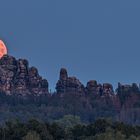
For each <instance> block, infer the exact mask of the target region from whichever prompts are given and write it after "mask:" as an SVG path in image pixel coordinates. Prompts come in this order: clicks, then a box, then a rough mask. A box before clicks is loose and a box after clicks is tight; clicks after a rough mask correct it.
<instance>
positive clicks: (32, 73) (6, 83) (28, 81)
mask: <svg viewBox="0 0 140 140" xmlns="http://www.w3.org/2000/svg"><path fill="white" fill-rule="evenodd" d="M0 91H2V92H5V93H6V94H8V95H11V94H18V95H23V96H25V95H29V94H34V95H40V94H46V93H48V82H47V80H43V79H42V77H41V76H39V74H38V71H37V69H36V68H34V67H31V68H29V64H28V61H27V60H25V59H19V60H16V59H15V58H14V57H12V56H8V55H4V56H3V57H2V58H1V59H0Z"/></svg>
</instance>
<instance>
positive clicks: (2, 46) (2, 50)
mask: <svg viewBox="0 0 140 140" xmlns="http://www.w3.org/2000/svg"><path fill="white" fill-rule="evenodd" d="M5 54H7V48H6V46H5V44H4V42H3V41H2V40H0V58H2V57H3V55H5Z"/></svg>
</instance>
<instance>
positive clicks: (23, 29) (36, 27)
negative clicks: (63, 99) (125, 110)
mask: <svg viewBox="0 0 140 140" xmlns="http://www.w3.org/2000/svg"><path fill="white" fill-rule="evenodd" d="M0 17H1V20H0V39H2V40H4V42H5V44H6V45H7V47H8V50H9V54H10V55H12V56H15V57H16V58H26V59H28V60H29V62H30V66H36V67H37V68H38V70H39V73H40V75H42V76H43V77H44V78H46V79H47V80H48V81H49V84H50V88H51V89H52V90H54V89H55V84H56V82H57V80H58V78H59V71H60V68H61V67H66V68H67V69H68V72H69V75H71V76H76V77H78V78H79V79H80V81H81V82H82V83H84V84H86V82H87V81H88V80H91V79H96V80H97V81H98V82H100V83H103V82H109V83H112V84H113V85H114V86H115V87H116V86H117V83H118V82H121V83H132V82H136V83H140V62H139V61H140V0H0Z"/></svg>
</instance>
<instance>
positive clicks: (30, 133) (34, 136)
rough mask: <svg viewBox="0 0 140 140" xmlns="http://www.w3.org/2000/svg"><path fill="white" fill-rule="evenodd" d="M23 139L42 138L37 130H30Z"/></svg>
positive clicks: (33, 139)
mask: <svg viewBox="0 0 140 140" xmlns="http://www.w3.org/2000/svg"><path fill="white" fill-rule="evenodd" d="M23 140H41V139H40V136H39V134H37V133H36V132H35V131H30V132H28V133H27V135H26V136H25V137H24V138H23Z"/></svg>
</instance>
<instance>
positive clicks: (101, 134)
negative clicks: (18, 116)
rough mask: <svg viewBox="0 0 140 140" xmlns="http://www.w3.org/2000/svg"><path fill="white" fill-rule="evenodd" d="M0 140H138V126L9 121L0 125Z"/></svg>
mask: <svg viewBox="0 0 140 140" xmlns="http://www.w3.org/2000/svg"><path fill="white" fill-rule="evenodd" d="M63 120H64V122H65V121H66V120H65V119H63ZM61 121H62V120H61ZM0 140H140V127H139V126H130V125H126V124H123V123H119V122H112V121H109V120H104V119H100V120H97V121H95V123H93V124H88V125H85V124H78V125H73V126H71V124H70V125H69V124H67V129H65V128H64V127H63V126H62V127H61V126H60V125H59V123H56V122H55V123H52V124H48V123H44V122H39V121H37V120H30V121H28V122H26V123H21V122H19V121H10V122H6V123H5V125H3V126H1V127H0Z"/></svg>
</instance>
